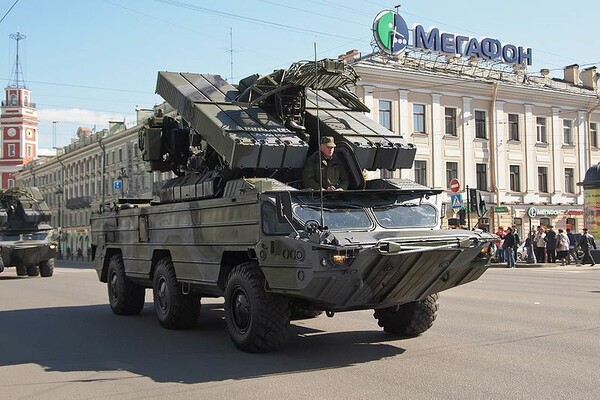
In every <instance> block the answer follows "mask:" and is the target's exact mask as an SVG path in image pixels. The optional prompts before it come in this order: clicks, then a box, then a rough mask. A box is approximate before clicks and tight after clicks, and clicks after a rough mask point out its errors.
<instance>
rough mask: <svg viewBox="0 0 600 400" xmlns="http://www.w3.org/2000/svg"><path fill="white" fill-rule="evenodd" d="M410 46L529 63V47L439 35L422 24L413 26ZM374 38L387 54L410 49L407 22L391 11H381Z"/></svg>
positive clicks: (440, 33) (453, 35)
mask: <svg viewBox="0 0 600 400" xmlns="http://www.w3.org/2000/svg"><path fill="white" fill-rule="evenodd" d="M413 32H414V34H413V35H412V36H413V38H412V39H413V40H412V46H413V47H414V48H418V49H422V50H427V51H433V52H437V53H445V54H458V55H461V56H463V57H467V58H468V57H471V56H475V57H477V58H481V59H485V60H501V61H502V62H504V63H507V64H527V65H531V64H532V52H531V48H527V49H524V48H523V47H522V46H518V47H517V46H515V45H512V44H502V43H501V42H500V40H498V39H494V38H487V37H486V38H482V39H477V38H470V37H468V36H464V35H455V34H453V33H447V32H440V30H439V29H438V28H431V29H430V30H429V31H426V30H425V28H423V26H422V25H415V27H414V29H413ZM373 37H374V38H375V42H376V43H377V45H378V46H379V48H380V49H381V50H382V51H383V52H384V53H386V54H390V55H396V54H399V53H401V52H403V51H404V49H406V47H408V46H409V43H410V39H409V29H408V26H407V25H406V21H404V19H403V18H402V17H401V16H400V15H399V14H398V13H397V12H394V11H391V10H386V11H382V12H380V13H379V14H377V16H376V17H375V20H374V21H373Z"/></svg>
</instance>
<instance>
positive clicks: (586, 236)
mask: <svg viewBox="0 0 600 400" xmlns="http://www.w3.org/2000/svg"><path fill="white" fill-rule="evenodd" d="M579 247H580V248H581V251H583V258H582V259H581V265H585V264H586V263H588V262H589V263H591V265H592V267H593V266H594V265H595V264H596V263H595V261H594V257H592V248H594V249H596V241H595V240H594V237H593V236H592V235H591V234H590V233H588V230H587V228H583V234H582V235H581V237H580V238H579Z"/></svg>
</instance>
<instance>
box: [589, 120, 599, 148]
mask: <svg viewBox="0 0 600 400" xmlns="http://www.w3.org/2000/svg"><path fill="white" fill-rule="evenodd" d="M590 145H591V146H592V147H598V124H597V123H596V122H590Z"/></svg>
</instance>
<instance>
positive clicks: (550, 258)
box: [545, 225, 556, 263]
mask: <svg viewBox="0 0 600 400" xmlns="http://www.w3.org/2000/svg"><path fill="white" fill-rule="evenodd" d="M545 240H546V262H549V263H555V262H556V232H554V227H553V226H552V225H550V226H549V227H548V231H546V238H545Z"/></svg>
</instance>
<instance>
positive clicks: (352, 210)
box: [294, 204, 372, 230]
mask: <svg viewBox="0 0 600 400" xmlns="http://www.w3.org/2000/svg"><path fill="white" fill-rule="evenodd" d="M294 214H295V215H296V217H298V218H299V219H300V220H302V221H304V222H306V221H308V220H315V221H319V222H320V221H321V211H320V209H319V207H316V206H313V205H305V204H299V205H296V206H295V207H294ZM323 220H324V223H325V226H327V227H328V228H329V229H331V230H348V229H361V230H366V229H369V228H371V226H372V222H371V220H370V219H369V216H368V215H367V213H366V212H365V210H363V209H362V208H357V207H352V206H344V205H340V206H339V207H337V206H336V207H335V208H331V205H328V206H326V207H324V208H323Z"/></svg>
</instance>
